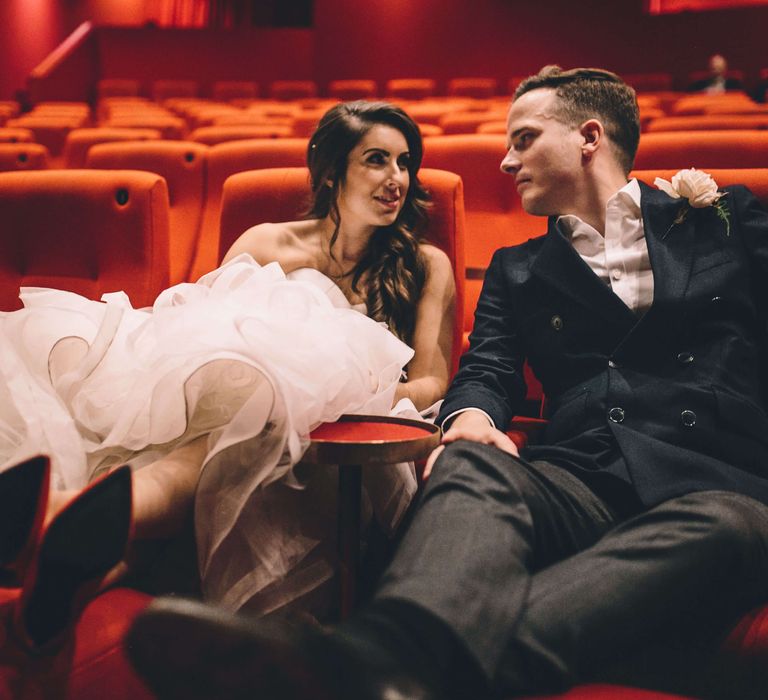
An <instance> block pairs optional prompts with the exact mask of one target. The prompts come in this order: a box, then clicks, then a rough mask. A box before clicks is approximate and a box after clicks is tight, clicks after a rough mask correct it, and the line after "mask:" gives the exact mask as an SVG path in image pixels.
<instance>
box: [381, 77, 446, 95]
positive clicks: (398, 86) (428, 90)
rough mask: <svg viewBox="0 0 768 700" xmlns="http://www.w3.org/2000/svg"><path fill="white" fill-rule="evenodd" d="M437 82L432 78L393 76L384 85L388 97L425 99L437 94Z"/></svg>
mask: <svg viewBox="0 0 768 700" xmlns="http://www.w3.org/2000/svg"><path fill="white" fill-rule="evenodd" d="M436 87H437V86H436V83H435V81H434V80H432V78H393V79H392V80H387V83H386V85H385V87H384V90H385V92H386V95H387V97H388V98H396V99H401V100H423V99H424V98H425V97H431V96H432V95H434V94H435V91H436Z"/></svg>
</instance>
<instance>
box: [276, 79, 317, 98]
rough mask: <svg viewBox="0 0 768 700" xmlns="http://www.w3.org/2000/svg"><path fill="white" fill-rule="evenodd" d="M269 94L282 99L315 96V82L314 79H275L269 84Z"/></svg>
mask: <svg viewBox="0 0 768 700" xmlns="http://www.w3.org/2000/svg"><path fill="white" fill-rule="evenodd" d="M269 96H270V97H271V98H272V99H274V100H284V101H288V100H302V99H307V98H311V97H317V83H315V81H314V80H275V81H274V82H273V83H272V85H270V86H269Z"/></svg>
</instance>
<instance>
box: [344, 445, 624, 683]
mask: <svg viewBox="0 0 768 700" xmlns="http://www.w3.org/2000/svg"><path fill="white" fill-rule="evenodd" d="M615 519H616V516H615V514H614V513H613V512H612V511H611V510H610V509H609V508H608V506H607V505H606V504H605V503H604V502H603V501H602V500H600V499H599V498H598V497H597V496H596V495H595V494H593V493H592V492H591V491H590V490H589V489H588V488H587V487H586V486H584V484H582V482H580V481H579V480H578V479H576V478H575V477H573V476H571V475H570V474H568V473H567V472H565V471H564V470H561V469H559V468H557V467H554V466H552V465H549V464H546V463H535V464H528V463H525V462H523V461H521V460H519V459H516V458H514V457H512V456H511V455H509V454H507V453H505V452H502V451H501V450H498V449H496V448H494V447H490V446H487V445H481V444H478V443H472V442H467V441H460V442H457V443H454V444H452V445H449V446H448V447H447V448H446V450H445V451H444V452H443V454H442V455H441V456H440V458H439V460H438V462H437V463H436V465H435V468H434V471H433V473H432V475H431V477H430V479H429V482H428V484H427V487H426V489H425V492H424V494H423V497H422V500H421V502H420V503H419V506H418V510H417V511H416V514H415V517H414V519H413V522H412V523H411V525H410V527H409V529H408V531H407V533H406V534H405V537H404V538H403V540H402V542H401V543H400V546H399V547H398V549H397V551H396V553H395V556H394V559H393V561H392V563H391V565H390V566H389V568H388V569H387V571H386V572H385V574H384V576H383V578H382V581H381V585H380V587H379V590H378V592H377V596H376V599H375V601H374V603H373V606H372V608H371V610H370V611H369V613H368V614H367V616H366V615H363V619H362V621H361V623H362V625H363V626H364V625H365V624H367V621H370V620H371V619H374V618H376V613H377V611H378V612H384V613H385V614H384V615H380V616H379V618H378V619H383V618H386V617H389V618H390V619H392V618H398V617H399V620H395V622H396V623H398V624H399V623H402V625H404V626H406V627H407V630H406V633H407V634H406V636H410V637H411V638H412V641H413V640H414V639H415V642H416V646H418V645H419V644H420V645H421V646H425V647H430V646H432V647H433V648H432V649H431V650H430V651H431V652H433V654H434V655H437V656H439V655H440V654H441V653H442V651H441V650H440V649H439V647H440V645H439V643H438V641H437V639H438V637H439V634H438V633H437V630H438V628H439V625H438V624H437V621H439V623H440V624H441V625H443V626H444V627H445V629H446V630H448V631H449V635H451V636H452V637H453V638H454V639H456V640H457V642H458V646H459V647H461V648H462V649H463V650H465V652H469V657H468V658H469V659H473V660H474V662H475V664H476V665H477V666H478V667H479V668H480V669H482V671H483V672H484V673H483V675H485V676H486V677H488V678H490V674H491V673H492V671H494V670H495V669H496V666H497V660H498V657H499V654H500V653H501V650H502V649H503V648H504V646H505V644H506V641H507V639H508V636H509V634H510V629H512V628H513V627H514V626H515V623H516V620H517V619H518V618H519V616H520V613H521V611H522V610H523V609H524V606H525V601H526V599H527V597H528V589H529V585H530V575H531V572H532V571H536V570H538V569H540V568H541V567H542V566H545V565H547V564H548V563H550V562H551V561H556V560H558V559H560V558H562V557H564V556H567V555H568V554H570V553H572V552H574V551H579V550H580V549H583V548H584V547H587V546H589V545H591V544H593V543H594V542H595V541H596V540H597V539H598V538H599V537H600V536H601V535H602V534H603V533H604V532H606V531H607V530H608V529H609V528H610V527H612V525H613V524H614V521H615ZM398 606H400V609H401V610H404V612H403V613H402V614H401V615H399V616H398V612H397V611H398ZM430 620H431V621H433V622H435V624H430ZM353 626H354V625H353ZM358 626H359V625H358ZM390 636H392V635H390ZM396 636H397V635H395V637H396ZM445 648H447V647H443V651H444V650H445ZM436 663H437V665H438V666H441V665H445V664H448V665H450V664H451V662H450V661H448V660H447V658H443V659H442V663H441V661H440V660H437V661H436Z"/></svg>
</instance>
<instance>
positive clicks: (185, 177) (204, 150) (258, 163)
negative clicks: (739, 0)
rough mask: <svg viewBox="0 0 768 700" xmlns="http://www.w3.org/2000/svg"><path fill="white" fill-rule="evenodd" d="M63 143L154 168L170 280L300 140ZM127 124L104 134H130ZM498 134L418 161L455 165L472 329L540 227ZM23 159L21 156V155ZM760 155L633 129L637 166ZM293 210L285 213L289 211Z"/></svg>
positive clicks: (293, 153) (723, 143) (99, 157)
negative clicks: (497, 282)
mask: <svg viewBox="0 0 768 700" xmlns="http://www.w3.org/2000/svg"><path fill="white" fill-rule="evenodd" d="M85 132H87V133H82V134H81V135H82V137H83V138H80V139H78V140H74V139H73V140H71V141H70V142H69V145H70V149H69V151H68V153H69V156H70V158H71V161H72V162H73V163H77V164H78V165H82V166H87V167H89V168H99V169H110V168H111V169H139V170H148V171H151V172H155V173H158V174H160V175H162V176H163V177H164V178H165V180H166V183H167V186H168V190H169V194H170V203H171V209H170V231H171V233H170V237H171V244H170V246H171V255H170V266H171V267H170V273H169V280H170V282H171V283H172V284H176V283H178V282H182V281H194V280H195V279H197V278H198V277H199V276H200V275H202V274H204V273H205V272H207V271H208V270H210V269H211V268H212V267H213V266H214V265H215V263H216V252H217V247H216V246H217V240H218V225H219V217H220V212H221V193H222V188H223V186H224V182H225V180H226V179H227V177H229V176H230V175H232V174H234V173H237V172H241V171H245V170H254V169H260V168H271V167H292V166H301V165H303V164H304V162H305V152H306V146H307V142H306V140H305V139H278V140H272V139H255V140H243V141H233V142H227V143H222V144H218V145H215V146H211V147H208V146H205V145H203V144H200V143H194V142H186V141H167V140H160V139H155V138H154V135H153V134H152V133H151V132H147V133H143V132H141V133H139V134H138V136H139V137H142V138H146V139H147V140H144V141H139V140H129V141H117V140H115V141H113V142H107V143H95V145H92V144H93V142H94V141H98V140H99V139H100V138H101V137H102V136H105V134H103V133H101V132H100V131H99V130H85ZM135 135H136V134H135V132H132V131H130V130H125V131H119V130H117V131H115V132H114V133H112V134H107V135H106V137H107V138H109V139H117V138H118V137H120V138H128V139H131V138H132V137H133V136H135ZM505 147H506V145H505V137H504V136H503V135H494V134H485V135H479V134H471V135H459V136H441V137H432V138H427V139H425V154H424V165H425V167H430V168H437V169H441V170H448V171H451V172H455V173H457V174H458V175H460V176H461V178H462V180H463V183H464V197H465V208H466V215H467V245H466V253H465V259H466V268H467V269H466V272H465V276H466V280H467V281H466V285H467V297H466V313H465V319H464V323H463V326H464V329H465V331H466V332H467V333H468V332H469V331H470V330H471V328H472V323H473V311H474V307H475V303H476V300H477V296H478V294H479V290H480V286H481V279H482V273H483V270H484V269H485V267H486V266H487V265H488V262H489V261H490V258H491V255H492V253H493V251H494V250H495V249H496V248H498V247H501V246H503V245H512V244H515V243H520V242H523V241H525V240H527V239H528V238H531V237H534V236H537V235H540V234H541V233H542V232H543V229H544V223H543V222H542V220H541V219H539V218H536V217H531V216H529V215H528V214H526V213H525V212H524V211H523V210H522V208H521V206H520V200H519V198H518V197H517V195H516V194H515V192H514V181H513V179H512V178H511V177H509V176H507V175H504V174H502V173H501V172H500V170H499V164H500V161H501V158H502V156H503V154H504V151H505ZM42 148H43V147H42V146H38V145H37V144H0V170H5V169H23V170H31V169H34V168H36V167H43V165H44V163H45V153H44V151H41V150H40V149H42ZM22 159H23V160H22ZM766 163H768V132H765V131H748V130H745V131H722V132H696V131H693V132H675V133H648V134H643V135H642V137H641V140H640V148H639V150H638V154H637V159H636V163H635V165H636V167H637V168H638V169H651V168H672V167H679V166H696V167H698V168H700V169H705V170H707V169H711V168H727V167H747V168H755V167H761V166H764V165H765V164H766ZM294 214H295V212H294Z"/></svg>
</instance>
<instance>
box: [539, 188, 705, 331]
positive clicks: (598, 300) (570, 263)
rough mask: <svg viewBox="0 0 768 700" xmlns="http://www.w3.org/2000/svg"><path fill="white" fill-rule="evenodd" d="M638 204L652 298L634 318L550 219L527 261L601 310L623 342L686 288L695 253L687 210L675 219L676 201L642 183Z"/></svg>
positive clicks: (592, 308)
mask: <svg viewBox="0 0 768 700" xmlns="http://www.w3.org/2000/svg"><path fill="white" fill-rule="evenodd" d="M640 189H641V193H642V196H641V200H640V209H641V212H642V217H643V226H644V229H645V238H646V242H647V245H648V257H649V260H650V263H651V269H652V272H653V303H652V305H651V308H650V309H649V311H648V312H647V313H646V314H645V315H644V316H643V317H642V319H640V320H639V322H638V317H637V315H636V314H634V313H633V312H632V311H631V310H630V309H629V308H628V307H627V305H626V304H624V302H623V301H622V300H621V299H619V297H618V296H616V294H614V293H613V292H612V291H611V289H610V287H608V286H607V285H606V284H605V283H604V282H602V281H601V280H600V279H599V278H598V277H597V275H595V273H594V272H592V270H591V269H590V268H589V266H588V265H587V264H586V263H585V262H584V261H583V260H582V259H581V256H580V255H579V254H578V253H577V252H576V251H575V250H574V249H573V246H572V245H571V243H570V241H569V240H568V239H567V238H566V237H565V236H564V235H563V233H562V232H561V231H560V230H559V228H558V227H557V225H556V223H555V221H556V218H555V217H550V218H549V223H548V229H547V235H546V237H545V240H544V243H543V245H542V247H541V249H540V250H539V252H538V254H537V255H536V256H535V258H534V259H533V260H532V262H531V272H532V273H534V274H535V275H537V276H538V277H540V278H541V279H543V280H544V281H546V282H547V283H548V284H550V285H552V286H553V287H555V288H557V289H558V290H559V291H561V292H562V293H563V294H565V295H567V296H568V297H570V298H571V299H573V300H575V301H576V302H578V303H579V304H581V305H582V306H584V307H585V308H587V309H588V310H589V311H590V312H591V313H597V314H600V315H601V316H602V317H603V318H605V320H606V321H608V322H610V323H612V324H615V325H617V326H618V327H619V330H620V331H621V332H623V333H624V334H625V338H624V341H623V342H622V343H621V344H622V345H623V344H624V343H625V342H627V341H629V340H630V337H634V338H636V337H637V334H638V333H642V332H643V329H645V328H649V329H651V327H652V325H653V324H652V323H651V321H652V319H654V318H655V317H656V315H657V314H658V313H659V312H660V311H661V310H663V309H664V308H665V306H666V305H667V304H668V303H669V302H670V301H673V300H675V299H678V298H680V297H682V296H683V295H684V294H685V291H686V289H687V287H688V280H689V278H690V274H691V268H692V265H693V256H694V252H693V251H694V246H693V243H694V234H695V230H694V229H695V226H694V222H693V219H694V217H693V216H692V214H691V213H689V214H688V216H686V217H685V218H684V220H683V221H681V222H679V223H675V220H676V219H677V218H678V214H679V213H680V208H681V206H682V204H681V202H680V201H679V200H676V199H673V198H671V197H669V196H668V195H667V194H665V193H664V192H662V191H661V190H658V189H655V188H652V187H649V186H648V185H646V184H645V183H643V182H640Z"/></svg>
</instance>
